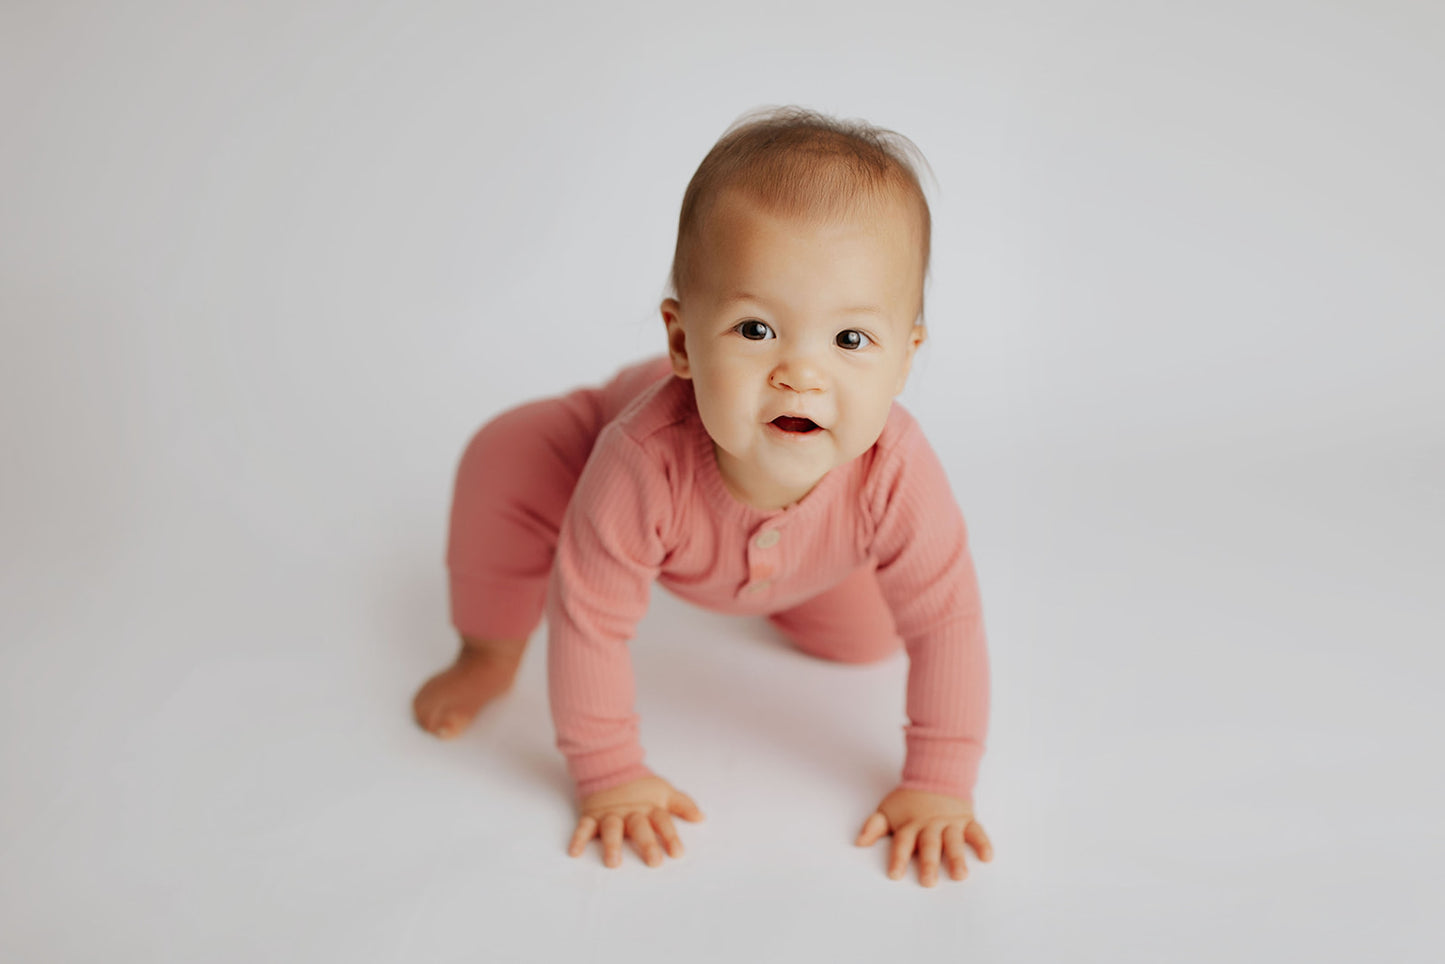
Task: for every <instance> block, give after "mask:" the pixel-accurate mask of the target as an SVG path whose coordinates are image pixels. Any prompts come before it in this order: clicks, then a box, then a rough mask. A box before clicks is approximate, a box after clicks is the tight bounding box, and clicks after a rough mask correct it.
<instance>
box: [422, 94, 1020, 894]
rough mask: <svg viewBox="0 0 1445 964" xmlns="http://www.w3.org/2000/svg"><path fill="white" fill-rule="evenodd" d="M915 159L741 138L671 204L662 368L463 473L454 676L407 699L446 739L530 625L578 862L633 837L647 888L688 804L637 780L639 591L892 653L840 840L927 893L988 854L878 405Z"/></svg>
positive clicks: (506, 669)
mask: <svg viewBox="0 0 1445 964" xmlns="http://www.w3.org/2000/svg"><path fill="white" fill-rule="evenodd" d="M915 154H916V148H913V146H912V144H911V142H909V141H907V140H906V139H904V138H902V137H899V136H898V135H896V134H893V133H891V132H889V131H882V130H878V129H876V128H873V127H870V126H867V125H865V124H860V123H856V122H840V121H837V120H834V119H833V118H829V117H825V116H821V115H818V114H815V113H811V112H808V111H802V110H798V109H784V110H777V111H772V112H768V113H764V114H760V115H754V116H752V117H750V118H745V119H744V120H743V121H742V122H740V123H739V124H736V125H734V126H733V127H732V128H731V129H730V130H728V132H727V133H725V134H724V135H723V137H722V139H721V140H720V141H718V143H717V145H716V146H714V147H713V149H712V151H711V152H710V153H709V154H708V155H707V157H706V158H704V160H703V162H702V165H701V166H700V167H699V168H698V170H697V173H696V174H695V175H694V176H693V179H692V182H691V183H690V184H689V185H688V188H687V191H686V193H685V194H684V196H683V201H682V215H681V218H680V223H679V226H678V235H677V247H676V251H675V255H674V259H673V266H672V286H673V291H674V294H675V297H671V298H668V299H666V300H665V301H663V302H662V306H661V307H662V320H663V322H664V323H665V324H666V327H667V347H668V354H667V357H666V358H658V359H655V360H653V361H650V362H645V363H642V364H639V365H636V366H633V367H631V368H628V369H625V370H624V371H622V372H621V373H619V374H618V375H617V376H615V377H614V378H613V380H612V381H611V382H610V383H608V384H607V385H605V386H603V387H601V388H589V389H581V390H578V391H575V392H572V393H570V394H568V395H565V396H563V397H560V398H553V399H547V400H543V401H538V402H533V403H531V404H528V405H523V406H521V407H519V408H516V409H513V410H511V411H508V412H505V413H503V414H502V415H500V416H499V417H497V418H496V419H494V420H493V421H492V422H490V423H488V424H487V425H485V426H484V427H483V428H482V429H481V430H480V431H479V432H478V433H477V435H476V436H475V437H474V438H473V439H472V441H471V443H470V445H469V446H468V447H467V450H466V452H465V454H464V455H463V457H462V461H461V466H460V468H459V469H458V474H457V481H456V491H455V498H454V501H453V505H452V516H451V534H450V543H449V548H448V553H447V564H448V568H449V571H450V576H451V604H452V621H453V623H454V624H455V625H456V627H457V629H458V631H459V632H460V634H461V638H462V647H461V653H460V655H459V656H458V657H457V660H456V663H455V664H454V665H452V666H451V667H449V668H448V669H446V670H445V671H443V672H441V673H439V674H438V675H437V676H435V677H433V678H432V679H431V680H429V681H428V682H427V683H426V685H425V686H423V687H422V689H421V691H420V692H418V693H417V695H416V699H415V704H414V708H415V712H416V718H417V721H418V722H419V723H420V724H421V726H422V727H424V728H425V729H426V730H428V731H430V732H431V733H434V734H436V735H437V736H440V737H443V738H447V737H453V736H456V735H457V734H458V733H460V732H461V731H462V730H463V729H464V728H465V727H466V726H467V724H468V723H470V722H471V720H472V718H473V717H474V716H475V715H476V714H477V712H478V710H480V709H481V707H483V706H484V705H485V704H486V703H487V702H488V701H490V700H492V699H493V698H495V697H496V696H497V695H499V694H500V693H502V692H503V691H504V690H506V689H507V687H508V686H509V685H510V684H511V682H512V678H513V676H514V675H515V674H516V671H517V666H518V663H519V661H520V659H521V657H522V652H523V649H524V647H525V646H526V642H527V638H528V636H529V635H530V634H531V633H532V631H533V630H534V629H535V628H536V626H537V624H538V622H539V620H540V619H541V617H542V615H543V612H544V610H545V614H546V618H547V625H548V629H549V639H548V648H547V668H548V690H549V694H550V699H551V706H552V716H553V721H554V723H555V725H556V731H557V746H558V747H559V748H560V749H561V751H562V753H563V754H564V755H565V756H566V758H567V765H568V769H569V771H570V772H571V775H572V778H573V780H574V781H575V783H576V786H577V794H578V797H579V799H580V801H581V806H580V810H581V813H580V816H579V819H578V822H577V828H576V832H575V833H574V834H573V836H572V841H571V845H570V847H569V853H570V854H571V855H572V856H574V857H575V856H579V855H581V854H582V853H583V852H584V850H585V849H586V846H587V843H588V842H589V841H590V840H591V839H592V838H593V837H600V838H601V843H602V851H603V861H604V863H605V864H606V865H607V866H609V867H616V866H618V865H619V864H620V863H621V860H622V841H623V840H624V838H625V839H629V840H630V841H631V843H632V846H633V847H634V848H635V849H636V851H637V853H638V854H639V855H640V856H641V858H642V859H643V860H644V861H645V862H646V863H647V864H648V865H649V866H658V865H659V864H661V863H662V862H663V853H664V851H665V852H666V854H667V855H669V856H672V857H678V856H680V855H681V853H682V843H681V841H680V840H679V838H678V833H677V829H676V827H675V826H674V824H673V819H672V818H673V817H674V816H676V817H681V818H682V819H684V820H691V821H696V820H701V819H702V814H701V813H700V812H699V810H698V808H697V805H696V804H695V803H693V801H692V800H691V799H690V798H689V797H688V796H687V795H685V794H683V793H681V792H679V791H678V790H676V789H674V788H673V786H672V785H671V784H669V783H668V782H667V781H666V780H664V779H663V778H662V777H660V776H657V775H655V774H654V773H653V772H652V771H651V770H649V769H648V768H647V767H646V766H645V765H644V764H643V752H642V747H641V745H640V744H639V742H638V724H637V717H636V716H635V715H634V714H633V709H632V704H633V678H632V670H631V663H630V659H629V654H628V645H627V644H628V640H629V639H630V637H631V636H632V633H633V631H634V629H635V627H636V625H637V622H638V621H639V619H641V617H642V615H643V614H644V612H645V610H646V606H647V599H648V591H649V587H650V585H651V583H652V582H653V581H654V580H655V581H657V582H660V583H661V584H662V585H664V586H666V587H667V588H668V589H670V590H671V591H673V592H674V593H676V594H677V595H679V596H682V597H683V598H685V599H688V600H690V601H692V602H695V603H698V604H700V605H703V606H706V607H708V608H712V609H716V610H719V611H722V612H730V613H743V614H766V615H767V616H768V617H769V618H770V619H771V620H772V622H773V623H774V624H775V625H777V626H778V627H779V628H780V629H781V630H782V632H783V633H784V634H785V635H786V636H787V637H788V638H789V639H790V640H791V641H792V643H793V644H794V645H796V646H797V647H798V648H799V649H801V650H803V651H804V652H806V653H809V654H811V655H814V656H817V657H820V658H823V659H831V660H840V661H843V662H849V663H866V662H872V661H875V660H879V659H882V658H885V657H887V656H889V655H890V654H892V653H894V652H896V651H897V650H898V648H899V647H900V646H901V647H904V648H905V649H906V651H907V653H908V658H909V672H908V692H907V710H908V717H909V724H908V725H907V727H905V736H906V750H907V752H906V757H905V763H904V767H903V773H902V778H901V780H900V782H899V784H898V787H897V789H895V790H893V791H892V792H891V793H889V794H888V795H887V796H886V797H884V798H883V800H882V802H881V803H879V804H878V806H877V808H876V810H875V811H874V812H873V813H872V815H871V816H869V817H868V818H867V820H866V822H865V823H864V824H863V826H862V830H861V831H860V833H859V835H858V838H857V841H856V842H857V844H858V845H860V846H868V845H871V844H873V843H874V842H876V841H877V840H878V839H880V838H881V837H882V836H884V835H885V834H888V833H891V834H892V835H893V847H892V853H891V859H890V860H889V869H888V874H889V876H890V877H892V878H895V879H897V878H901V877H902V876H903V874H904V872H905V871H906V869H907V867H908V864H909V862H910V860H911V859H912V858H913V857H914V855H915V853H916V855H917V859H918V874H919V879H920V881H921V882H922V883H923V884H924V885H925V886H932V885H934V884H935V883H936V882H937V880H938V874H939V868H940V861H942V862H943V863H944V864H946V866H947V869H948V872H949V873H950V875H951V876H952V877H953V879H955V880H961V879H963V877H964V876H966V874H967V866H966V864H965V860H964V854H965V850H964V845H965V843H967V844H968V845H969V846H971V847H972V848H973V850H974V852H975V853H976V855H977V856H978V858H979V859H981V860H985V861H987V860H991V859H992V857H993V847H992V845H991V844H990V842H989V839H988V835H987V834H986V833H984V830H983V827H982V826H981V825H980V824H979V823H978V822H977V821H976V820H975V819H974V813H973V803H972V792H973V786H974V781H975V777H976V775H977V771H978V765H979V759H980V757H981V756H982V754H983V749H984V736H985V731H986V729H987V723H988V657H987V652H986V649H985V643H984V633H983V623H982V615H981V610H980V605H979V599H978V589H977V582H976V579H975V575H974V570H973V564H972V561H971V559H970V556H969V552H968V544H967V534H966V531H965V528H964V522H963V517H962V515H961V514H960V512H959V510H958V507H957V505H956V504H955V502H954V499H953V495H952V492H951V490H950V488H949V485H948V480H947V479H946V478H945V476H944V472H943V468H942V466H941V465H940V463H939V461H938V458H937V456H935V454H934V453H933V450H932V449H931V448H930V447H929V445H928V442H927V441H926V440H925V439H924V437H923V434H922V432H921V431H920V429H919V427H918V425H917V423H916V422H915V421H914V419H913V418H912V417H911V416H910V415H909V414H908V413H907V412H906V411H904V410H903V408H902V407H900V406H899V405H897V404H896V403H895V402H894V401H893V399H894V397H895V396H896V395H898V393H899V392H901V391H902V390H903V387H904V383H905V382H906V380H907V378H908V372H909V368H910V366H911V363H912V361H913V355H914V353H915V352H916V351H917V350H918V346H919V345H920V344H922V342H923V339H924V334H925V329H924V326H923V282H924V277H925V275H926V274H927V271H928V259H929V236H930V218H929V210H928V204H927V201H926V200H925V198H924V196H923V192H922V190H921V189H920V186H919V180H918V176H917V174H916V171H915V168H914V166H913V157H914V156H915Z"/></svg>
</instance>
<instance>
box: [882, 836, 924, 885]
mask: <svg viewBox="0 0 1445 964" xmlns="http://www.w3.org/2000/svg"><path fill="white" fill-rule="evenodd" d="M917 840H918V825H917V824H913V823H905V824H904V825H903V826H902V827H900V828H899V829H897V830H895V831H893V856H892V857H891V858H890V859H889V861H888V876H889V877H892V878H893V879H894V880H899V879H901V878H902V877H903V874H904V872H905V871H906V870H908V858H909V857H912V856H913V845H914V843H916V842H917Z"/></svg>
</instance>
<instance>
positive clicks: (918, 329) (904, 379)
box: [893, 321, 928, 397]
mask: <svg viewBox="0 0 1445 964" xmlns="http://www.w3.org/2000/svg"><path fill="white" fill-rule="evenodd" d="M927 338H928V329H927V328H925V327H924V325H923V322H922V321H919V322H916V323H915V324H914V325H913V328H912V330H910V331H909V332H908V341H907V343H906V348H905V351H907V352H908V357H907V358H905V359H904V360H903V370H902V371H901V372H899V373H898V385H897V386H896V387H895V388H894V389H893V394H894V396H895V397H897V396H898V395H900V394H902V392H903V386H904V385H906V384H908V373H909V372H911V371H912V370H913V355H914V353H916V352H917V351H918V346H919V345H921V344H923V342H924V341H925V340H927Z"/></svg>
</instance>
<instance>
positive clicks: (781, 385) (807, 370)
mask: <svg viewBox="0 0 1445 964" xmlns="http://www.w3.org/2000/svg"><path fill="white" fill-rule="evenodd" d="M768 380H769V382H771V383H772V386H773V387H774V388H778V389H782V390H784V391H790V392H819V391H822V390H823V372H822V370H821V369H820V368H819V367H818V365H817V364H816V363H814V362H813V361H812V360H811V359H809V358H807V357H806V356H791V357H788V358H784V359H783V360H782V361H780V362H779V363H778V366H777V367H776V368H774V369H773V373H772V375H771V376H769V379H768Z"/></svg>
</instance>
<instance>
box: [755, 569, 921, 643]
mask: <svg viewBox="0 0 1445 964" xmlns="http://www.w3.org/2000/svg"><path fill="white" fill-rule="evenodd" d="M768 618H769V619H770V620H771V621H772V623H773V624H774V625H775V626H777V627H778V628H779V629H781V630H782V631H783V632H784V634H786V635H787V637H788V638H789V639H790V640H792V643H793V645H794V646H796V647H798V649H801V650H802V651H803V652H805V653H807V654H808V655H810V656H817V657H819V658H821V659H830V660H834V661H835V662H840V663H873V662H877V661H878V660H880V659H884V658H886V657H888V656H891V655H893V654H894V653H896V652H898V650H899V649H901V648H902V646H903V640H902V639H901V638H899V636H898V630H897V629H896V628H894V625H893V613H892V611H891V610H889V608H888V604H887V603H886V602H884V601H883V592H882V590H880V589H879V588H878V579H877V577H876V576H875V575H874V574H873V563H872V562H868V563H865V564H864V565H863V566H861V567H860V568H858V569H855V570H854V571H853V573H852V575H850V576H848V578H846V579H844V580H843V581H842V582H840V583H838V585H836V586H834V587H833V588H832V589H829V590H828V591H827V592H824V593H822V594H820V595H817V596H814V597H813V598H812V599H809V600H808V601H807V602H805V603H802V604H801V605H798V606H794V607H793V608H792V609H785V610H783V611H782V612H779V613H773V614H772V615H771V616H769V617H768Z"/></svg>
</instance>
